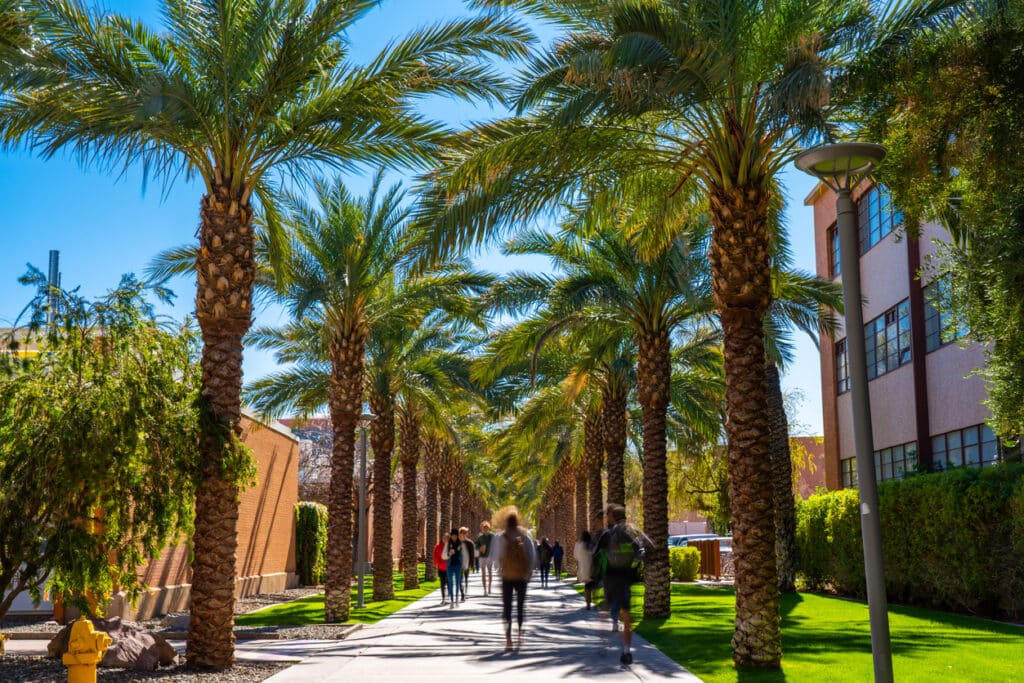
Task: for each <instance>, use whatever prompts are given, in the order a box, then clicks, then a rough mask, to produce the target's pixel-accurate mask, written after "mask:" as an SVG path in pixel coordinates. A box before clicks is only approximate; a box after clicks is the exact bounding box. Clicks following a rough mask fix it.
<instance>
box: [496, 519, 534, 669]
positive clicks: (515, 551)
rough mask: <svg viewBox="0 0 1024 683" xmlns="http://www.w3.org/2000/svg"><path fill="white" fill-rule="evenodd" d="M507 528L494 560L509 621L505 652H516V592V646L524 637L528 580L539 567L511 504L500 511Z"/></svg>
mask: <svg viewBox="0 0 1024 683" xmlns="http://www.w3.org/2000/svg"><path fill="white" fill-rule="evenodd" d="M497 519H502V520H503V526H504V527H505V529H504V531H503V532H502V533H501V534H497V535H495V536H494V539H493V548H492V550H491V553H493V555H492V557H493V559H495V560H497V562H498V564H499V566H500V567H501V615H502V619H503V620H504V622H505V652H511V651H512V594H513V593H515V595H516V617H517V618H516V623H517V624H518V625H519V630H518V633H517V638H516V649H517V650H518V649H519V644H521V643H522V640H523V603H524V602H525V601H526V583H527V582H528V581H529V580H530V575H531V574H532V573H533V570H534V569H535V568H536V566H537V551H536V548H535V547H534V544H533V539H532V538H530V534H529V532H527V531H526V529H524V528H522V527H521V526H519V510H517V509H516V508H515V507H514V506H509V507H507V508H505V509H504V510H502V511H500V512H499V513H498V516H497Z"/></svg>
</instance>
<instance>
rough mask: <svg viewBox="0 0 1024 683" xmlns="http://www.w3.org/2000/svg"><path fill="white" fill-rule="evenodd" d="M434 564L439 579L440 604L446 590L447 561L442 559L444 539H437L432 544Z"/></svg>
mask: <svg viewBox="0 0 1024 683" xmlns="http://www.w3.org/2000/svg"><path fill="white" fill-rule="evenodd" d="M434 566H435V567H437V576H438V578H439V579H441V604H442V605H443V604H444V603H445V600H447V598H446V597H445V595H446V593H447V591H448V563H447V562H445V561H444V541H438V543H437V545H435V546H434Z"/></svg>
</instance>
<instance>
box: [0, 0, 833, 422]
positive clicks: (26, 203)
mask: <svg viewBox="0 0 1024 683" xmlns="http://www.w3.org/2000/svg"><path fill="white" fill-rule="evenodd" d="M102 4H103V6H105V7H108V8H110V9H112V10H115V11H119V12H124V13H128V14H131V15H133V16H137V17H139V18H141V19H142V20H143V21H146V22H147V23H149V24H150V25H151V26H155V25H157V23H158V21H159V6H160V3H159V1H158V0H107V1H106V2H104V3H102ZM467 13H468V10H466V9H465V8H464V6H463V5H462V4H461V2H459V1H458V0H432V1H431V2H421V1H418V0H383V2H382V3H381V5H380V6H379V7H378V8H376V9H374V10H373V11H371V12H370V13H369V14H368V15H367V16H366V17H365V18H364V19H363V20H362V21H361V22H360V23H359V24H357V26H356V29H355V31H354V32H353V33H352V35H351V36H350V39H351V43H352V51H353V56H354V58H355V59H357V60H367V59H369V58H371V57H372V56H373V55H374V54H376V52H377V51H379V50H380V49H381V48H382V47H383V46H384V45H386V44H387V43H388V42H389V41H391V40H394V39H395V38H397V37H400V36H402V35H404V34H405V33H406V32H408V31H409V30H411V29H413V28H415V27H417V26H422V25H424V24H428V23H432V22H435V21H438V20H440V19H444V18H452V17H457V16H465V14H467ZM541 34H542V37H543V38H545V39H547V38H550V37H551V33H550V32H546V31H542V32H541ZM425 107H426V108H427V113H428V114H429V115H430V116H433V117H436V118H440V119H443V120H446V121H448V122H450V123H451V125H465V124H466V123H468V122H470V121H478V120H483V119H489V118H493V117H495V116H498V115H500V114H501V113H502V111H500V110H494V109H492V108H489V107H487V106H481V107H474V106H472V105H468V104H465V103H462V102H448V101H444V102H440V101H436V100H432V101H430V102H428V103H426V104H425ZM398 177H400V176H396V178H398ZM350 181H351V184H352V185H353V188H354V189H355V190H357V191H361V190H362V189H363V187H365V180H364V178H359V177H353V178H351V179H350ZM783 183H784V186H785V189H786V196H787V201H788V206H789V208H788V210H787V219H788V221H787V222H788V225H789V228H788V229H789V230H790V238H791V243H792V245H793V250H794V253H795V256H796V263H797V267H799V268H801V269H804V270H807V271H811V272H813V270H814V240H813V232H812V228H811V226H812V222H811V221H812V216H811V211H810V209H809V208H808V207H805V206H804V205H803V198H804V197H805V196H806V195H807V194H808V193H809V192H810V191H811V189H812V187H813V182H812V180H811V179H810V178H809V177H807V176H804V175H803V174H801V173H799V172H797V171H796V170H795V169H792V170H790V171H788V172H787V173H785V174H784V176H783ZM201 195H202V189H201V188H200V186H199V185H198V184H196V183H194V182H193V183H188V182H184V181H181V180H179V181H177V182H176V183H175V184H174V185H172V186H171V187H169V188H165V187H163V186H161V185H160V184H157V183H153V182H151V183H150V185H149V186H148V187H147V188H145V191H144V190H143V183H142V174H141V172H140V171H139V170H138V169H130V170H129V171H128V172H126V173H124V174H120V173H117V174H114V175H110V174H108V173H105V172H102V171H97V170H95V169H89V168H82V167H80V166H79V165H78V164H77V163H76V162H74V161H71V160H69V159H68V158H60V157H58V158H54V159H50V160H46V161H44V160H42V159H39V158H36V157H34V156H33V155H31V154H29V153H25V152H15V153H10V152H8V153H3V152H0V207H2V209H0V326H4V325H9V324H10V323H11V322H12V321H13V320H14V318H15V317H16V316H17V315H18V313H19V312H20V310H21V309H22V307H23V306H24V305H25V303H26V302H27V301H28V299H29V298H30V292H29V291H28V290H27V289H26V288H25V287H22V286H21V285H19V284H18V282H17V278H18V276H20V275H21V274H22V273H24V272H25V269H26V268H25V264H26V263H32V264H33V265H35V266H37V267H39V268H40V269H42V270H43V271H45V270H46V263H47V255H48V252H49V250H50V249H58V250H60V252H61V272H62V275H63V284H64V286H65V287H75V286H80V287H81V289H82V292H83V293H84V294H86V295H96V294H99V293H102V292H104V291H106V290H108V289H110V288H112V287H114V286H115V285H116V284H117V281H118V279H119V278H120V276H121V274H122V273H130V272H135V273H141V272H142V270H143V269H144V267H145V266H146V264H147V263H148V262H149V261H150V260H151V259H152V257H153V255H154V254H156V253H157V252H159V251H161V250H163V249H166V248H167V247H171V246H176V245H180V244H184V243H188V242H191V241H192V240H193V239H194V234H195V230H196V227H197V225H198V221H199V214H198V210H199V200H200V197H201ZM476 263H477V266H478V267H480V268H482V269H486V270H490V271H493V272H499V273H504V272H508V271H510V270H517V269H527V270H544V269H546V267H547V263H546V262H545V261H542V260H538V259H530V258H521V257H506V256H502V255H500V254H498V253H497V252H496V251H487V252H484V253H481V254H479V255H478V257H477V258H476ZM172 288H173V289H174V290H175V292H176V293H177V294H178V301H177V304H176V306H175V307H174V308H172V309H167V310H166V311H164V312H166V313H169V314H171V315H174V316H176V317H183V316H184V315H186V314H188V313H189V312H190V311H191V310H192V298H193V296H194V285H193V283H192V282H190V281H188V280H185V279H182V280H179V281H175V282H174V283H173V285H172ZM277 322H283V320H281V317H280V314H279V312H278V311H276V310H265V311H261V312H260V313H259V314H258V316H257V324H264V325H266V324H276V323H277ZM274 367H275V364H274V361H273V358H271V357H270V356H269V355H268V354H264V353H262V352H256V351H247V353H246V358H245V376H246V379H247V380H252V379H256V378H258V377H261V376H263V375H265V374H267V373H269V372H272V371H273V370H274ZM783 385H784V389H786V390H792V389H798V390H800V391H801V392H802V394H803V397H804V400H803V401H802V403H801V404H800V407H799V410H798V412H797V414H796V415H793V416H791V419H794V420H795V422H797V423H799V425H800V427H801V431H802V432H803V433H811V434H820V433H821V390H820V375H819V367H818V353H817V350H816V349H815V347H814V345H813V344H812V343H811V342H810V341H809V340H807V339H806V338H804V337H801V338H800V339H798V344H797V358H796V362H795V363H794V364H793V366H792V367H791V368H790V369H789V371H788V372H787V374H786V376H785V377H784V378H783Z"/></svg>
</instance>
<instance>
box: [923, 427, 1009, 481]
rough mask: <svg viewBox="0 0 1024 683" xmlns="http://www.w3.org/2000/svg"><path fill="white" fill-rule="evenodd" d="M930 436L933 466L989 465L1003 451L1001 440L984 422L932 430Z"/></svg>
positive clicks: (1001, 457)
mask: <svg viewBox="0 0 1024 683" xmlns="http://www.w3.org/2000/svg"><path fill="white" fill-rule="evenodd" d="M931 439H932V462H933V463H934V466H935V468H936V469H949V468H951V467H981V468H985V467H991V466H992V465H995V464H996V463H999V462H1001V461H1002V460H1003V458H1004V457H1005V455H1006V450H1005V448H1004V447H1003V444H1002V441H1001V440H1000V439H999V437H997V436H996V435H995V432H993V431H992V428H991V427H989V426H988V425H987V424H985V423H984V422H983V423H981V424H976V425H970V426H969V427H963V428H962V429H954V430H951V431H948V432H943V433H942V434H936V435H934V436H932V437H931Z"/></svg>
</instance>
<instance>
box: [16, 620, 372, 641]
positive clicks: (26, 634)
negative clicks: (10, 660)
mask: <svg viewBox="0 0 1024 683" xmlns="http://www.w3.org/2000/svg"><path fill="white" fill-rule="evenodd" d="M361 628H363V624H350V625H349V626H348V627H347V628H345V629H343V630H342V631H341V632H340V633H339V634H338V637H337V640H344V639H345V638H348V637H349V636H350V635H352V634H353V633H355V632H356V631H358V630H360V629H361ZM150 633H155V634H157V635H160V636H163V637H164V638H165V639H166V640H187V638H188V633H187V632H185V631H150ZM5 635H6V636H7V640H46V641H50V640H53V637H54V636H56V635H57V633H56V632H51V631H17V632H15V633H7V634H5ZM235 640H294V639H293V638H286V637H285V636H283V635H281V634H280V633H277V632H276V631H247V630H243V631H235Z"/></svg>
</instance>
